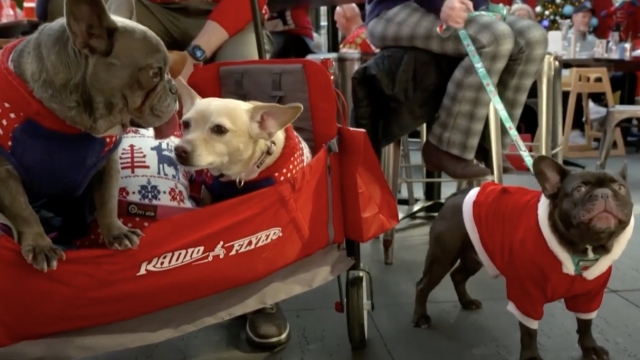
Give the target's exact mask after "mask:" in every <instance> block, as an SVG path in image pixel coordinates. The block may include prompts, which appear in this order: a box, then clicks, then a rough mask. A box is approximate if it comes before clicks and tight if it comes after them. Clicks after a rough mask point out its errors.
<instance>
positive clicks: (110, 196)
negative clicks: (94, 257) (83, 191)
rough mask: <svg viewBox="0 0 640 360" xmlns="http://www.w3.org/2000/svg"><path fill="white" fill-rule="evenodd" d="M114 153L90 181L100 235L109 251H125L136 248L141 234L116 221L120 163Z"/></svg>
mask: <svg viewBox="0 0 640 360" xmlns="http://www.w3.org/2000/svg"><path fill="white" fill-rule="evenodd" d="M117 154H118V153H117V152H114V153H113V154H112V155H111V156H110V157H109V159H107V162H106V163H105V164H104V166H103V167H102V169H100V171H98V173H97V174H96V175H95V176H94V177H93V179H92V185H93V195H94V198H95V202H96V220H97V221H98V226H99V227H100V235H102V238H103V239H104V241H105V243H106V244H107V246H108V247H109V248H110V249H118V250H126V249H131V248H136V247H138V243H139V242H140V237H141V236H142V232H140V230H136V229H129V228H128V227H126V226H124V225H123V224H122V223H121V222H120V220H118V186H119V184H120V163H119V161H118V155H117Z"/></svg>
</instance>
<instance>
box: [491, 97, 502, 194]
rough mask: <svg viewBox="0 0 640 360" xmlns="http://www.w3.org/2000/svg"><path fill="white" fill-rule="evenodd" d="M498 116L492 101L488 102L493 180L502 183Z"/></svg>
mask: <svg viewBox="0 0 640 360" xmlns="http://www.w3.org/2000/svg"><path fill="white" fill-rule="evenodd" d="M501 126H502V124H501V122H500V116H499V115H498V111H497V110H496V108H495V106H493V102H492V103H491V104H489V137H490V138H491V161H492V164H493V169H492V170H493V180H494V181H495V182H497V183H498V184H502V132H501Z"/></svg>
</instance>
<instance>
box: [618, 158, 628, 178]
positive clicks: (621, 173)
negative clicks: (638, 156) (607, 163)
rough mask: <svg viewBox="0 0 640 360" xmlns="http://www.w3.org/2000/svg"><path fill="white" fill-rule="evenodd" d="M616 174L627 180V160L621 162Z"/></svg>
mask: <svg viewBox="0 0 640 360" xmlns="http://www.w3.org/2000/svg"><path fill="white" fill-rule="evenodd" d="M618 176H620V177H621V178H622V180H624V181H625V182H627V162H626V161H625V162H623V163H622V167H621V168H620V170H618Z"/></svg>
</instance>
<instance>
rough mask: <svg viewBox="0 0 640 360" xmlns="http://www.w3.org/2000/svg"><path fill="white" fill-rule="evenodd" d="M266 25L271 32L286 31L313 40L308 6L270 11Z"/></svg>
mask: <svg viewBox="0 0 640 360" xmlns="http://www.w3.org/2000/svg"><path fill="white" fill-rule="evenodd" d="M248 2H249V1H248V0H247V3H248ZM264 27H265V29H267V30H268V31H270V32H279V31H286V32H290V33H294V34H298V35H302V36H304V37H306V38H308V39H311V40H313V26H312V25H311V19H309V8H308V7H306V6H298V7H294V8H293V9H291V10H285V11H277V12H274V13H270V14H269V15H268V16H267V17H266V21H265V25H264Z"/></svg>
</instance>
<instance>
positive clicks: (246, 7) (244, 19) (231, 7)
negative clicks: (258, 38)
mask: <svg viewBox="0 0 640 360" xmlns="http://www.w3.org/2000/svg"><path fill="white" fill-rule="evenodd" d="M258 7H259V8H260V10H261V13H262V14H263V15H264V13H265V11H266V7H267V0H258ZM209 20H211V21H215V22H217V23H218V24H219V25H220V26H222V28H223V29H225V30H226V32H227V33H228V34H229V37H233V36H234V35H235V34H237V33H239V32H240V31H241V30H242V29H244V28H245V27H246V26H247V25H249V23H251V21H252V20H253V16H252V14H251V2H250V0H220V2H218V5H216V7H215V8H214V9H213V11H212V12H211V14H210V15H209ZM261 20H262V19H261Z"/></svg>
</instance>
